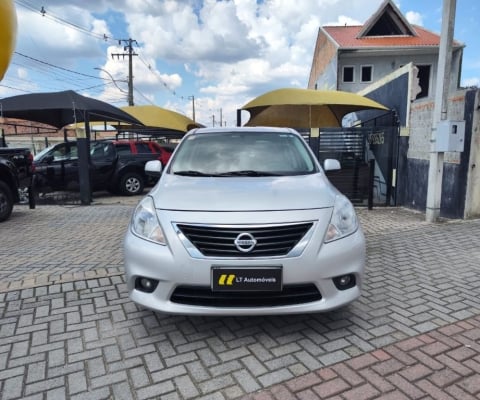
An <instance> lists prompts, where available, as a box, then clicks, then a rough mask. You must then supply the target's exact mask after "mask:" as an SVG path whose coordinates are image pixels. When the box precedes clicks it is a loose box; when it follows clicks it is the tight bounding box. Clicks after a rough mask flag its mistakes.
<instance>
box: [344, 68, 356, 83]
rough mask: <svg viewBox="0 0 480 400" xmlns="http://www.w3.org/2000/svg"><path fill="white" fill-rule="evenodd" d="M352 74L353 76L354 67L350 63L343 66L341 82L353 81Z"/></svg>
mask: <svg viewBox="0 0 480 400" xmlns="http://www.w3.org/2000/svg"><path fill="white" fill-rule="evenodd" d="M354 76H355V67H353V66H351V65H345V66H344V67H343V76H342V80H343V82H350V83H351V82H354V81H355V79H354Z"/></svg>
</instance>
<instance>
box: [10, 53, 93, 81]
mask: <svg viewBox="0 0 480 400" xmlns="http://www.w3.org/2000/svg"><path fill="white" fill-rule="evenodd" d="M14 54H17V55H19V56H22V57H25V58H28V59H29V60H33V61H35V62H38V63H40V64H44V65H48V66H49V67H52V68H56V69H60V70H62V71H67V72H70V73H71V74H76V75H81V76H85V77H87V78H95V79H102V78H100V77H98V76H94V75H88V74H84V73H82V72H77V71H73V70H71V69H68V68H63V67H59V66H58V65H54V64H50V63H48V62H46V61H42V60H39V59H38V58H34V57H30V56H27V55H26V54H22V53H19V52H17V51H15V52H14Z"/></svg>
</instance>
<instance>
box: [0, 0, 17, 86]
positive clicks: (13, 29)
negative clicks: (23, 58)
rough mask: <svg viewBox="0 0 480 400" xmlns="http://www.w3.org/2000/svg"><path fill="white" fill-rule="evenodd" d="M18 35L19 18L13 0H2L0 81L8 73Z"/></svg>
mask: <svg viewBox="0 0 480 400" xmlns="http://www.w3.org/2000/svg"><path fill="white" fill-rule="evenodd" d="M16 35H17V16H16V14H15V7H14V5H13V0H0V80H2V79H3V76H4V75H5V72H6V71H7V68H8V65H9V64H10V59H11V57H12V54H13V51H14V50H15V39H16Z"/></svg>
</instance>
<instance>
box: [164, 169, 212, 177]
mask: <svg viewBox="0 0 480 400" xmlns="http://www.w3.org/2000/svg"><path fill="white" fill-rule="evenodd" d="M173 174H174V175H183V176H215V175H212V174H206V173H204V172H200V171H195V170H186V171H175V172H174V173H173Z"/></svg>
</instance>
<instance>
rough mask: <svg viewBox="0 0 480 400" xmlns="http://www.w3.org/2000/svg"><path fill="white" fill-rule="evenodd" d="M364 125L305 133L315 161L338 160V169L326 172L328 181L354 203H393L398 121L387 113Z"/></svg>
mask: <svg viewBox="0 0 480 400" xmlns="http://www.w3.org/2000/svg"><path fill="white" fill-rule="evenodd" d="M362 125H363V126H359V127H352V128H328V129H324V128H322V129H321V130H320V134H319V135H318V137H312V136H311V135H307V136H306V140H307V141H308V143H309V144H310V146H311V148H312V150H313V151H314V153H315V154H316V155H317V157H318V160H319V161H320V162H321V163H322V164H323V161H324V160H326V159H327V158H334V159H337V160H339V161H340V164H341V167H342V168H341V170H339V171H328V172H327V176H328V178H329V179H330V181H331V182H332V183H333V184H334V185H335V186H336V187H337V189H338V190H340V191H341V192H342V193H343V194H345V195H346V196H347V197H348V198H349V199H350V200H351V201H352V202H353V203H354V204H355V205H365V206H368V207H369V208H371V207H373V206H374V205H376V206H380V205H384V206H390V205H396V171H397V163H398V136H399V124H398V121H397V119H396V115H395V113H393V112H392V113H388V114H386V115H383V116H381V117H379V118H375V119H374V120H370V121H367V122H365V123H363V124H362Z"/></svg>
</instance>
